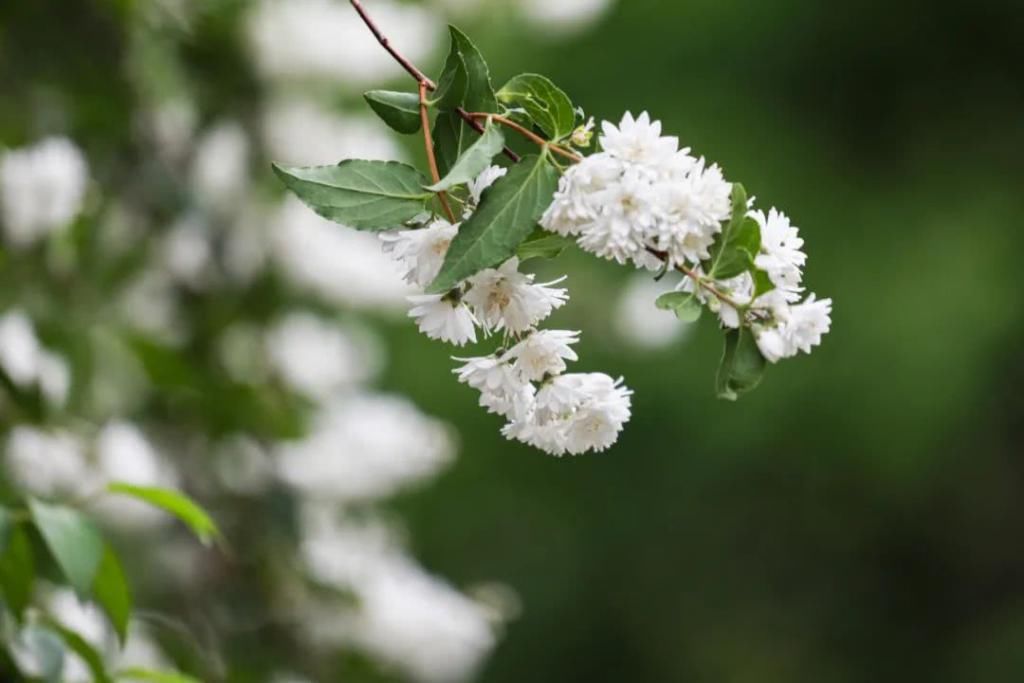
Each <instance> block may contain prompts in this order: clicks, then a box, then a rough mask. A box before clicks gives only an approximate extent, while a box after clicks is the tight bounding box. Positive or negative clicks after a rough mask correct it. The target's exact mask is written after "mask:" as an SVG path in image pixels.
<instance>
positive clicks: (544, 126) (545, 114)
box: [498, 74, 576, 140]
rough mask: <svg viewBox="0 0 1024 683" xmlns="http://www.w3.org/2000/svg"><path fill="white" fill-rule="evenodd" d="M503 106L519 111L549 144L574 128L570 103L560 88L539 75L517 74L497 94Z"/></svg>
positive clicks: (574, 116) (574, 121) (574, 113)
mask: <svg viewBox="0 0 1024 683" xmlns="http://www.w3.org/2000/svg"><path fill="white" fill-rule="evenodd" d="M498 100H499V101H500V102H501V103H502V104H505V105H507V106H512V107H522V108H523V109H525V110H526V113H527V114H528V115H529V116H530V119H532V121H533V122H534V123H535V124H537V126H538V127H540V129H541V130H543V131H544V132H545V133H547V135H548V137H549V138H551V139H552V140H559V139H561V138H564V137H565V136H567V135H570V134H571V133H572V131H573V130H574V129H575V127H576V112H575V110H574V109H573V106H572V100H570V99H569V96H568V95H566V94H565V93H564V92H563V91H562V90H561V88H559V87H558V86H557V85H555V84H554V83H552V82H551V81H550V80H549V79H548V78H546V77H544V76H541V75H539V74H519V75H518V76H515V77H513V78H512V79H511V80H510V81H509V82H508V83H506V84H505V85H503V86H501V90H499V91H498Z"/></svg>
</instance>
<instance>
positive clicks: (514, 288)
mask: <svg viewBox="0 0 1024 683" xmlns="http://www.w3.org/2000/svg"><path fill="white" fill-rule="evenodd" d="M534 277H535V276H534V275H533V274H527V273H520V272H519V259H518V258H516V257H512V258H510V259H509V260H508V261H506V262H505V263H503V264H502V265H501V266H500V267H498V268H488V269H485V270H482V271H480V272H479V273H477V274H476V275H474V276H473V277H471V278H470V279H469V291H468V292H466V294H465V296H464V297H463V300H464V301H465V302H466V304H468V305H469V306H470V307H471V308H472V309H473V313H474V315H475V316H476V319H477V321H478V322H479V323H480V324H481V325H482V326H484V327H485V328H488V329H491V330H508V331H509V332H512V333H514V334H519V333H521V332H525V331H526V330H528V329H530V328H531V327H534V326H536V325H537V323H539V322H540V321H542V320H544V319H545V318H547V317H548V316H549V315H551V312H552V311H554V310H555V309H556V308H559V307H560V306H562V305H563V304H564V303H565V302H566V301H567V300H568V298H569V297H568V294H567V293H566V291H565V290H564V289H559V288H554V287H551V285H553V284H556V282H549V283H545V284H534V282H533V280H534Z"/></svg>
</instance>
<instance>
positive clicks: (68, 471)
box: [4, 425, 95, 497]
mask: <svg viewBox="0 0 1024 683" xmlns="http://www.w3.org/2000/svg"><path fill="white" fill-rule="evenodd" d="M5 456H6V457H5V459H4V465H5V467H6V471H7V476H8V477H10V480H11V481H12V483H14V484H15V485H17V486H18V488H20V489H24V490H25V491H27V492H29V493H32V494H35V495H37V496H47V497H54V496H78V495H82V494H85V493H86V492H87V489H88V488H89V487H90V486H91V485H92V483H93V481H94V480H95V477H94V476H93V474H92V472H91V470H90V468H89V467H88V464H87V462H86V459H85V451H84V448H83V446H82V443H81V441H80V440H79V439H78V438H76V437H75V436H73V435H71V434H70V433H68V432H62V431H55V432H44V431H40V430H38V429H36V428H34V427H29V426H27V425H18V426H16V427H14V428H13V429H12V430H11V432H10V435H9V436H8V437H7V447H6V449H5Z"/></svg>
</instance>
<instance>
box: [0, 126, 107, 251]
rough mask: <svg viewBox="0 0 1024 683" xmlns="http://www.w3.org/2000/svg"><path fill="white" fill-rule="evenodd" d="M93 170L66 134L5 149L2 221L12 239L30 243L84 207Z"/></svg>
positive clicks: (0, 181) (0, 180) (0, 169)
mask: <svg viewBox="0 0 1024 683" xmlns="http://www.w3.org/2000/svg"><path fill="white" fill-rule="evenodd" d="M88 181H89V169H88V166H87V164H86V161H85V157H84V156H83V155H82V152H81V151H80V150H79V149H78V147H77V146H75V143H73V142H71V141H70V140H68V139H67V138H46V139H45V140H42V141H40V142H39V143H37V144H35V145H33V146H32V147H27V148H24V149H17V150H12V151H7V152H3V153H2V154H0V222H2V224H3V229H4V232H5V234H6V239H7V242H8V243H9V244H11V245H12V246H15V247H28V246H31V245H32V244H34V243H36V242H38V241H39V240H40V239H42V238H43V237H45V236H46V235H48V234H50V233H52V232H53V231H55V230H59V229H60V228H63V227H65V226H66V225H68V224H69V223H70V222H71V221H72V220H73V219H74V218H75V217H76V216H77V215H78V214H79V212H80V211H81V210H82V202H83V200H84V198H85V191H86V186H87V184H88Z"/></svg>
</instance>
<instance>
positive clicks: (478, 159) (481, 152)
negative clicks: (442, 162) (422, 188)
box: [427, 122, 505, 192]
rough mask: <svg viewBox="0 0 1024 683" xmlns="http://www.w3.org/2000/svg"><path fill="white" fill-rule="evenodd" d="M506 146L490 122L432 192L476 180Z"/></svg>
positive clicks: (499, 132) (499, 131)
mask: <svg viewBox="0 0 1024 683" xmlns="http://www.w3.org/2000/svg"><path fill="white" fill-rule="evenodd" d="M504 146H505V136H504V135H503V134H502V132H501V129H500V128H498V126H496V125H495V124H493V123H491V122H488V123H487V126H486V128H484V133H483V135H481V136H480V137H479V138H477V140H476V142H474V143H473V144H472V145H470V146H469V149H467V150H466V151H465V152H463V154H462V156H460V157H459V158H458V160H457V161H456V162H455V164H454V165H453V166H452V167H451V170H449V171H448V173H447V174H446V175H445V176H444V178H442V179H441V180H440V182H437V183H435V184H433V185H430V186H429V187H427V189H428V190H430V191H431V192H442V191H444V190H447V189H449V188H451V187H455V186H456V185H462V184H463V183H468V182H469V181H471V180H473V179H474V178H476V177H477V176H478V175H480V173H481V172H482V171H483V170H484V169H485V168H487V167H488V166H490V165H491V159H493V158H494V156H495V155H496V154H498V153H500V152H501V150H502V148H504Z"/></svg>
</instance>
